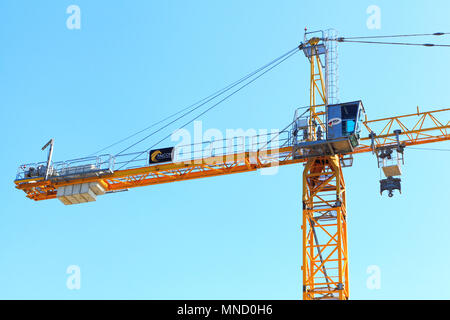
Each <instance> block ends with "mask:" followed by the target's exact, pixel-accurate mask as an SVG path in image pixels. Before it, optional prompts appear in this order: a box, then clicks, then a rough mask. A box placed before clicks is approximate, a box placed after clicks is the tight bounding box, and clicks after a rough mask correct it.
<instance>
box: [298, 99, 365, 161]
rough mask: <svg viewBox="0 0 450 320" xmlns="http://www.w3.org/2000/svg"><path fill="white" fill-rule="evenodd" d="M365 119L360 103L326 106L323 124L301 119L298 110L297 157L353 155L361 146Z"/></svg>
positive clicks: (305, 118) (307, 118)
mask: <svg viewBox="0 0 450 320" xmlns="http://www.w3.org/2000/svg"><path fill="white" fill-rule="evenodd" d="M308 113H309V112H308ZM364 117H365V111H364V106H363V104H362V102H361V101H359V100H358V101H353V102H347V103H338V104H333V105H328V106H326V112H325V116H324V117H323V121H321V122H322V123H317V122H318V121H310V119H309V116H306V117H302V116H298V110H297V112H296V115H295V120H294V123H293V128H292V132H291V136H292V145H293V148H294V158H295V159H300V158H306V157H318V156H327V155H335V154H346V153H350V152H352V151H353V150H354V149H355V148H356V147H357V146H358V145H359V139H360V133H361V128H362V121H363V119H364Z"/></svg>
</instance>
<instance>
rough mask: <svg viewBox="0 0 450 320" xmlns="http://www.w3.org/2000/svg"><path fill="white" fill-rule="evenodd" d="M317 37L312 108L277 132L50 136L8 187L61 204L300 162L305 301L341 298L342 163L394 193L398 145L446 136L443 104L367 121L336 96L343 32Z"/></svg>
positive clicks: (308, 42)
mask: <svg viewBox="0 0 450 320" xmlns="http://www.w3.org/2000/svg"><path fill="white" fill-rule="evenodd" d="M442 34H443V33H436V34H433V35H442ZM316 35H317V33H314V32H306V31H305V40H304V41H303V42H302V43H301V44H300V46H298V48H296V51H297V52H298V51H301V52H303V53H304V55H305V57H306V58H307V59H308V61H309V64H310V75H309V78H310V104H309V106H308V107H307V108H305V109H301V110H300V109H299V110H297V111H296V113H295V116H294V120H293V121H292V123H291V124H290V125H289V126H288V127H287V128H286V129H285V130H283V131H281V132H279V133H277V134H275V135H267V136H265V137H264V139H261V140H262V141H259V142H258V141H257V142H256V143H253V144H250V146H248V145H247V146H244V147H243V148H241V149H239V150H237V149H236V148H234V149H228V151H225V152H222V153H221V154H214V152H212V151H211V150H213V149H211V146H212V144H211V143H208V144H207V147H205V146H204V145H202V146H200V149H199V150H197V152H195V151H192V148H191V147H192V146H189V148H188V149H189V150H191V151H188V152H187V153H186V154H185V156H184V157H181V158H176V157H175V156H174V152H175V151H176V150H175V149H174V148H172V147H171V148H163V149H161V148H160V149H155V150H146V151H145V152H141V153H131V154H118V155H115V156H113V155H100V156H93V157H86V158H80V159H74V160H68V161H60V162H52V152H53V139H52V140H50V141H49V142H48V143H47V144H46V145H45V146H44V148H43V150H44V149H45V148H46V147H49V154H48V159H47V161H46V162H41V163H31V164H25V165H21V166H20V167H19V171H18V174H17V176H16V179H15V181H14V183H15V186H16V188H17V189H20V190H23V191H24V192H25V194H26V196H27V197H28V198H30V199H32V200H36V201H40V200H48V199H55V198H58V199H59V200H61V201H62V202H63V203H64V204H66V205H69V204H78V203H84V202H91V201H95V200H96V198H97V196H100V195H103V194H105V193H110V192H118V191H124V190H129V189H131V188H135V187H143V186H149V185H156V184H161V183H170V182H176V181H183V180H191V179H199V178H205V177H214V176H220V175H227V174H233V173H239V172H249V171H255V170H258V169H262V168H268V167H272V166H283V165H289V164H296V163H303V164H304V169H303V177H302V183H303V196H302V207H303V212H302V227H301V229H302V243H303V251H302V261H303V263H302V268H301V269H302V281H303V289H302V291H303V299H305V300H313V299H340V300H345V299H348V298H349V274H348V263H349V261H348V241H347V209H346V185H345V181H344V176H343V168H345V167H348V166H351V165H352V162H353V156H354V155H356V154H359V153H365V152H370V153H373V154H374V156H375V157H376V159H377V163H378V166H379V167H380V168H381V169H382V170H383V173H384V174H385V176H386V177H385V179H381V180H380V192H381V193H382V192H383V191H387V192H388V194H389V196H392V195H393V192H394V191H395V190H398V191H401V180H400V178H399V177H398V176H400V175H401V166H402V164H403V161H404V151H405V149H407V148H408V147H409V146H414V145H421V144H429V143H434V142H440V141H446V140H450V132H449V129H450V121H449V120H450V109H440V110H432V111H420V110H419V108H418V107H417V109H416V110H415V111H414V112H412V113H410V114H405V115H396V116H391V117H385V118H381V119H375V120H369V119H368V117H367V115H366V112H365V109H364V106H363V104H362V102H361V101H351V102H346V103H339V102H337V88H336V86H337V85H336V83H335V81H336V79H335V75H336V73H337V68H336V61H335V60H336V58H337V57H336V52H335V50H336V44H337V43H338V42H344V41H345V38H337V37H336V36H335V35H333V33H332V32H325V33H324V32H319V33H318V36H316ZM349 42H355V41H353V40H351V41H350V40H349ZM426 46H431V45H430V44H426ZM285 56H286V55H284V56H282V57H285ZM277 61H278V60H277ZM239 90H240V89H239ZM243 141H244V140H243ZM274 141H276V143H274ZM215 143H217V141H216V142H215ZM242 145H245V143H244V142H243V143H242ZM181 149H184V148H181ZM194 149H195V148H194ZM206 149H208V150H209V153H208V152H205V150H206ZM205 154H207V156H205Z"/></svg>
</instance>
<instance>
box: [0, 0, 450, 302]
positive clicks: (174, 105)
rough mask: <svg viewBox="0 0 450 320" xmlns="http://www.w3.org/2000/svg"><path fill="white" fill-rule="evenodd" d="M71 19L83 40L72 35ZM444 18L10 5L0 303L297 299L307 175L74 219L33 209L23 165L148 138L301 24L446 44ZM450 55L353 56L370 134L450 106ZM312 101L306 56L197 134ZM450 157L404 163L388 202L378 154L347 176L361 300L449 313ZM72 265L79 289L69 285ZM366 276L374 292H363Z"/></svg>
mask: <svg viewBox="0 0 450 320" xmlns="http://www.w3.org/2000/svg"><path fill="white" fill-rule="evenodd" d="M72 4H75V5H78V6H79V8H80V9H81V28H80V29H79V30H77V29H73V30H69V29H68V28H67V26H66V20H67V18H68V17H69V14H67V13H66V9H67V7H68V6H69V5H72ZM370 5H377V6H378V7H379V8H380V9H381V28H380V29H369V28H368V27H367V25H366V21H367V19H368V17H369V15H368V14H367V13H366V9H367V8H368V7H369V6H370ZM449 12H450V3H449V2H448V1H376V0H370V1H299V0H298V1H261V0H258V1H256V0H255V1H234V0H227V1H222V0H220V1H206V0H205V1H199V0H196V1H181V0H180V1H162V0H160V1H105V0H103V1H100V0H98V1H87V0H71V1H65V0H60V1H51V0H48V1H43V0H42V1H16V0H14V1H13V0H3V1H1V2H0V23H1V26H2V27H1V28H0V40H1V43H2V48H1V50H0V73H1V77H0V119H1V126H0V128H1V129H0V130H1V133H2V135H1V136H2V139H1V144H2V146H1V151H0V152H1V154H2V161H1V163H2V170H1V172H0V175H1V179H0V181H1V183H0V192H1V199H2V205H1V206H0V208H1V209H0V246H1V248H0V298H2V299H10V298H24V299H110V298H111V299H298V298H300V296H301V271H300V265H301V233H300V223H301V222H300V221H301V220H300V217H301V205H300V203H301V202H300V198H301V173H302V166H301V165H299V164H298V165H292V166H287V167H283V168H280V170H279V172H278V174H276V175H270V176H263V175H261V174H259V173H246V174H238V175H230V176H224V177H216V178H209V179H203V180H202V179H201V180H194V181H187V182H179V183H173V184H165V185H158V186H152V187H145V188H137V189H135V190H132V191H130V192H125V193H120V194H114V195H107V196H102V197H99V198H98V201H97V202H94V203H89V204H83V205H76V206H64V205H62V203H60V202H59V201H58V200H50V201H42V202H34V201H31V200H28V199H27V198H26V197H25V195H24V193H22V192H21V191H19V190H16V189H15V188H14V184H13V180H14V178H15V173H16V170H17V167H18V166H19V165H20V164H22V163H28V162H35V161H43V160H45V157H46V153H44V152H42V151H40V148H41V147H42V146H43V144H44V143H46V142H47V141H48V139H50V138H52V137H53V138H55V152H54V159H55V160H66V159H72V158H78V157H82V156H86V155H88V154H90V153H92V152H94V151H96V150H98V149H99V148H101V147H104V146H106V145H108V144H110V143H112V142H114V141H117V140H118V139H120V138H123V137H125V136H127V135H129V134H131V133H133V132H135V131H137V130H139V129H142V128H144V127H146V126H147V125H149V124H151V123H153V122H155V121H157V120H159V119H161V118H163V117H165V116H167V115H169V114H171V113H172V112H175V111H178V110H179V109H180V108H182V107H184V106H186V105H188V104H190V103H192V102H193V101H196V100H198V99H199V98H202V97H204V96H206V95H208V94H210V93H211V92H213V91H215V90H217V89H219V88H221V87H223V86H224V85H226V84H228V83H230V82H232V81H234V80H236V79H238V78H239V77H241V76H242V75H243V74H245V73H247V72H250V71H253V70H254V69H256V68H257V67H259V66H261V65H262V64H264V63H266V62H268V61H270V60H271V59H273V58H275V57H277V56H278V55H280V54H282V53H284V52H286V51H287V50H289V49H291V48H293V47H295V46H296V45H298V44H299V42H300V41H301V40H302V39H303V29H304V28H305V26H307V27H308V28H309V29H310V30H314V29H327V28H335V29H337V30H338V31H339V33H340V35H342V36H358V35H368V36H372V35H383V34H402V33H432V32H437V31H442V32H449V31H450V23H449V19H448V14H449ZM419 41H420V39H419ZM432 41H435V39H431V40H430V39H428V40H426V41H425V40H422V42H432ZM436 41H437V40H436ZM441 41H444V42H445V39H444V40H441ZM447 43H450V39H449V40H447ZM449 54H450V51H449V49H446V48H419V47H418V48H413V47H389V46H388V47H384V46H365V45H351V44H342V45H341V46H340V48H339V78H340V97H341V101H352V100H357V99H361V100H363V102H364V105H365V108H366V111H367V113H368V116H369V118H372V119H373V118H377V117H383V116H390V115H397V114H404V113H411V112H414V111H415V110H416V106H417V105H419V106H420V108H421V109H422V110H431V109H437V108H443V107H449V106H450V90H449V85H448V75H449V74H450V64H449V62H448V57H449ZM308 101H309V97H308V64H307V60H306V59H305V58H304V56H302V55H301V54H298V55H296V56H295V57H294V58H291V59H290V60H288V61H287V62H286V63H285V64H283V65H281V66H280V67H278V68H276V69H275V70H273V71H272V72H271V73H269V74H267V76H265V77H263V78H262V79H260V80H259V81H257V82H256V83H255V84H254V85H252V86H251V87H249V88H247V89H246V90H244V91H242V92H240V93H239V94H238V95H236V96H235V97H233V98H232V99H230V100H229V101H228V102H227V103H225V104H223V105H221V106H220V107H219V108H217V109H216V110H214V111H213V112H211V113H209V114H208V115H207V116H205V117H204V118H202V120H203V127H204V128H218V129H220V130H225V129H226V128H244V129H248V128H255V129H271V128H283V127H284V126H285V125H287V124H288V123H289V122H290V121H291V120H292V117H293V112H294V109H295V108H296V107H299V106H304V105H307V103H308ZM172 129H175V127H174V128H172ZM155 141H157V139H156V137H155V139H153V140H150V141H148V142H145V143H144V144H142V145H140V146H139V147H138V148H137V149H135V150H140V149H142V150H144V149H146V148H148V147H149V146H150V145H151V143H154V142H155ZM430 147H435V148H447V149H448V148H449V147H450V145H449V143H441V144H436V145H434V146H430ZM114 151H119V150H117V149H116V150H112V151H111V152H114ZM449 155H450V152H444V151H441V152H433V151H424V150H407V151H406V154H405V158H406V159H405V160H406V166H405V168H404V175H403V177H402V179H403V194H402V195H400V196H398V195H396V196H395V197H394V198H387V196H384V197H380V194H379V183H378V180H379V170H378V168H377V165H376V160H375V159H374V157H373V156H372V155H370V154H365V155H358V156H356V157H355V161H354V166H353V167H352V168H348V169H345V177H346V183H347V198H348V203H347V207H348V213H349V218H348V226H349V234H348V236H349V252H350V253H349V256H350V291H351V298H353V299H383V298H384V299H403V298H410V299H419V298H437V299H440V298H446V299H450V293H449V291H448V287H449V286H450V274H449V273H448V272H447V270H449V266H450V254H449V253H450V251H449V245H448V244H449V243H450V234H449V232H448V230H449V226H450V215H449V213H450V212H449V211H450V210H449V208H448V197H449V195H450V192H449V188H448V181H449V179H450V172H449V170H447V168H448V166H449ZM71 265H76V266H78V267H79V268H80V271H81V287H80V289H79V290H69V289H68V288H67V287H66V280H67V278H68V276H69V275H68V274H67V273H66V270H67V268H68V267H69V266H71ZM371 265H376V266H378V267H379V269H380V270H381V288H380V289H378V290H370V289H369V288H368V287H367V286H366V281H367V279H368V277H369V275H368V274H367V272H366V271H367V268H368V267H369V266H371Z"/></svg>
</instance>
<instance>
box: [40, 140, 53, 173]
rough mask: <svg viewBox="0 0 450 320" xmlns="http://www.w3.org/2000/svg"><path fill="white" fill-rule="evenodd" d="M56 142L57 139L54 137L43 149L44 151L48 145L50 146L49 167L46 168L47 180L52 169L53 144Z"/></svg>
mask: <svg viewBox="0 0 450 320" xmlns="http://www.w3.org/2000/svg"><path fill="white" fill-rule="evenodd" d="M54 143H55V139H53V138H52V139H50V141H49V142H47V143H46V144H45V146H43V147H42V149H41V150H42V151H44V150H45V149H46V148H47V147H48V146H50V149H49V150H48V157H47V168H46V169H45V180H47V179H48V174H49V171H50V164H51V162H52V155H53V145H54Z"/></svg>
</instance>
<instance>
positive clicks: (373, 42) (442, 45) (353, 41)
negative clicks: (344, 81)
mask: <svg viewBox="0 0 450 320" xmlns="http://www.w3.org/2000/svg"><path fill="white" fill-rule="evenodd" d="M330 41H337V42H341V43H342V42H352V43H368V44H388V45H389V44H391V45H402V46H419V47H450V44H434V43H408V42H381V41H359V40H345V39H336V40H333V39H330Z"/></svg>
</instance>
